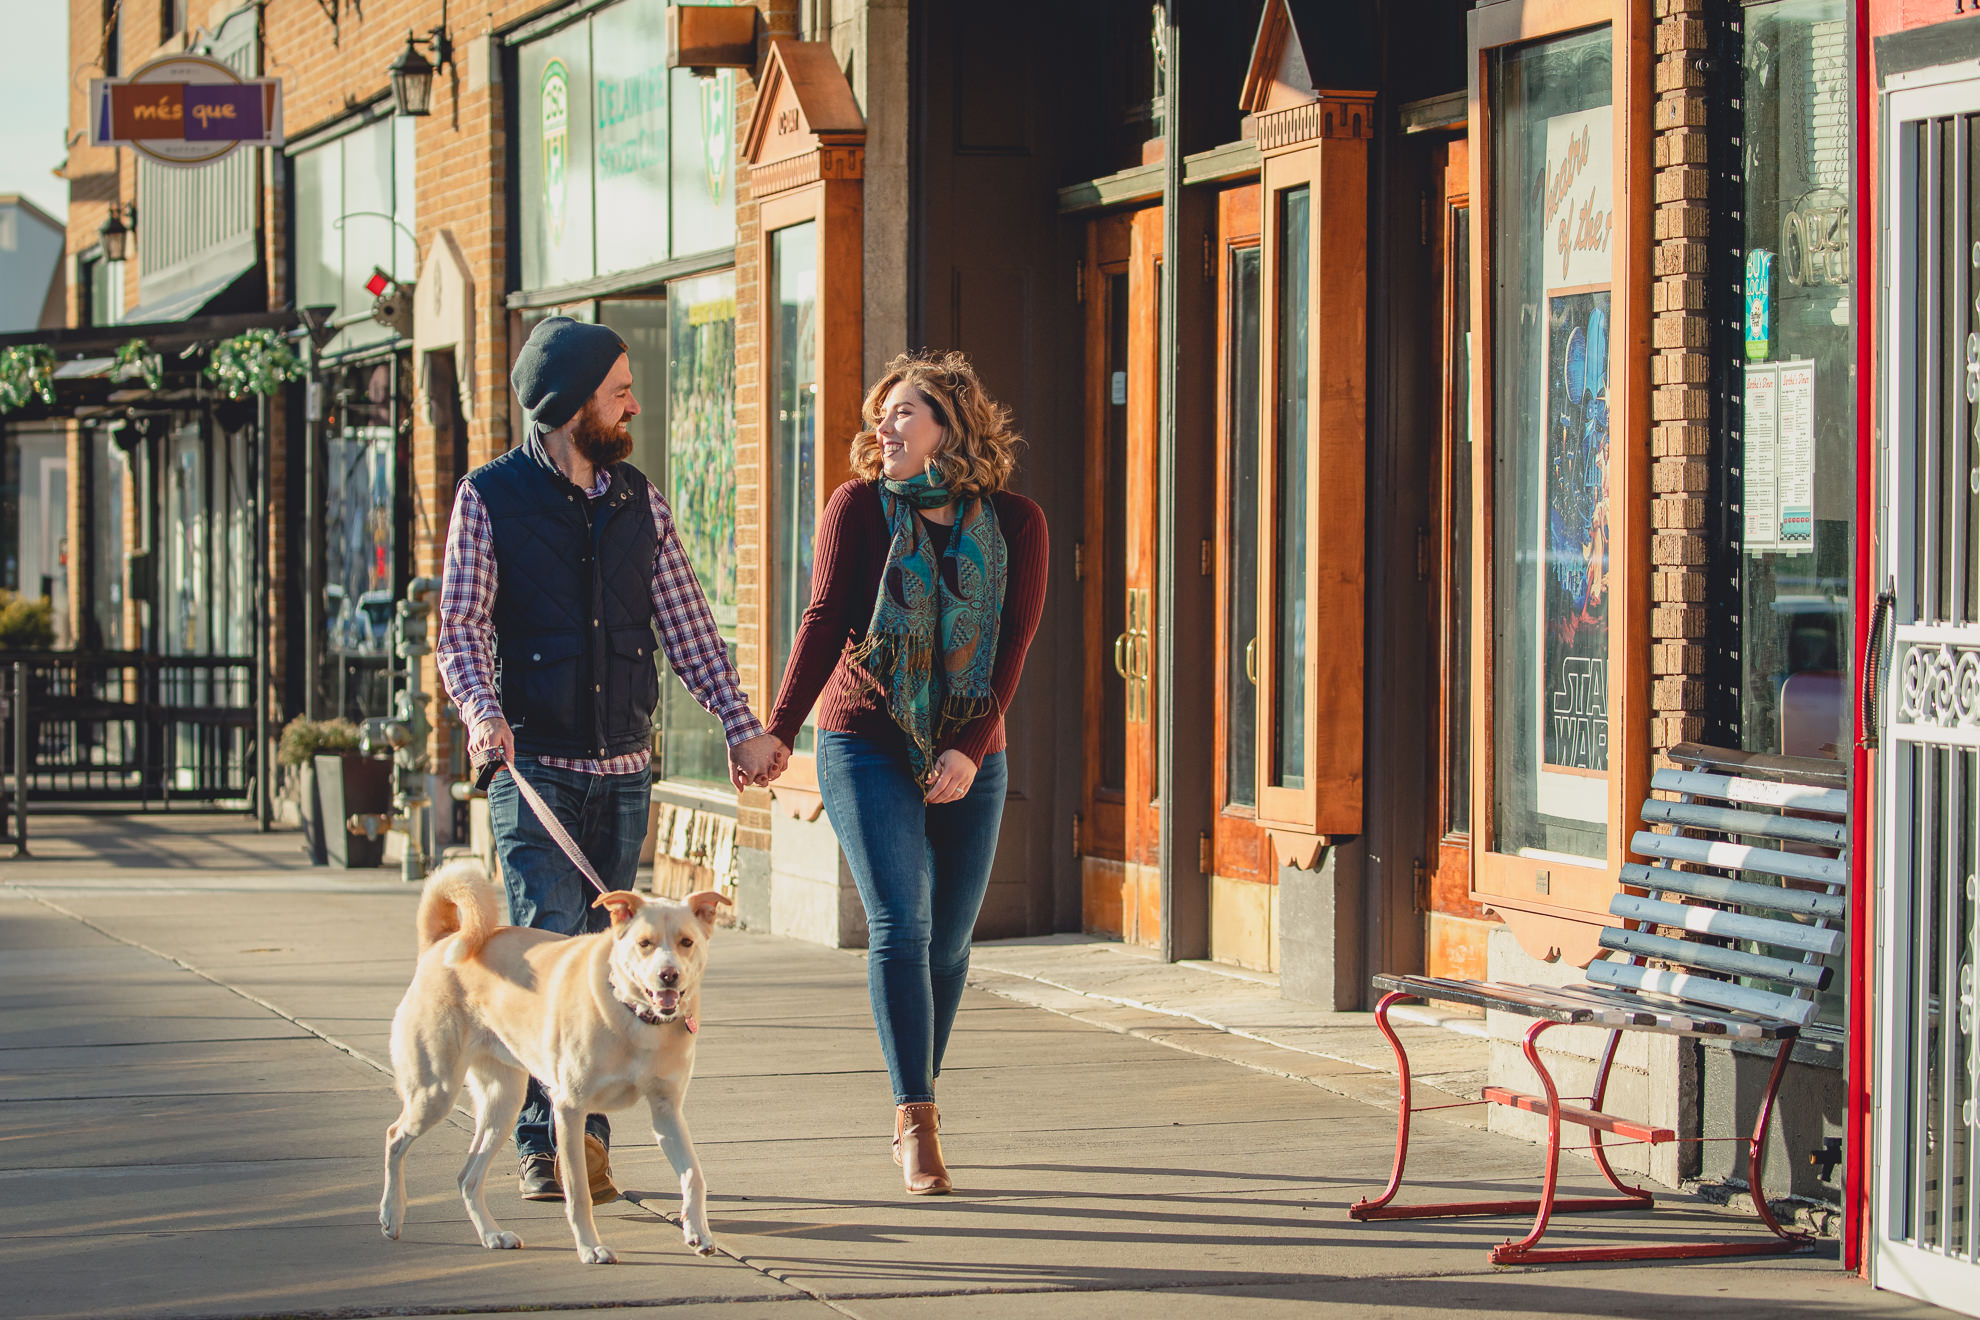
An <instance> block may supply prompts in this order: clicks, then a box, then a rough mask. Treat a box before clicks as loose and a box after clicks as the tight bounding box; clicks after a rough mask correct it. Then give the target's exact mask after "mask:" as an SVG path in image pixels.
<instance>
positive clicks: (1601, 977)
mask: <svg viewBox="0 0 1980 1320" xmlns="http://www.w3.org/2000/svg"><path fill="white" fill-rule="evenodd" d="M1588 979H1589V980H1591V981H1595V982H1598V983H1601V984H1604V985H1615V986H1623V987H1626V988H1629V989H1634V990H1649V991H1653V992H1655V993H1657V994H1663V995H1669V996H1671V997H1672V998H1673V999H1682V1000H1685V1001H1687V1002H1689V1003H1697V1004H1709V1005H1711V1006H1712V1007H1714V1008H1729V1009H1732V1010H1734V1011H1735V1012H1740V1013H1751V1014H1753V1015H1754V1016H1756V1017H1771V1018H1778V1019H1780V1020H1781V1021H1783V1022H1792V1023H1794V1024H1795V1025H1796V1026H1797V1027H1801V1026H1806V1025H1808V1020H1809V1019H1810V1018H1812V1017H1814V1016H1815V1001H1814V1000H1812V999H1794V998H1791V997H1790V996H1788V995H1777V994H1775V993H1773V992H1772V991H1770V990H1755V989H1754V988H1752V987H1751V986H1745V985H1738V984H1736V983H1734V982H1731V981H1715V980H1713V979H1711V978H1710V977H1707V976H1697V975H1694V974H1692V973H1690V972H1674V971H1665V970H1663V969H1662V968H1657V967H1638V966H1637V965H1636V964H1634V963H1626V962H1614V961H1611V960H1610V959H1607V958H1597V959H1596V960H1595V961H1594V962H1592V963H1589V964H1588Z"/></svg>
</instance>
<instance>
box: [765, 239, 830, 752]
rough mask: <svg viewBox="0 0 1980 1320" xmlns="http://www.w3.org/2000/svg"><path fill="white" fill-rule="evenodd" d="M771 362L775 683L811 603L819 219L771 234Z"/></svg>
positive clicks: (802, 747)
mask: <svg viewBox="0 0 1980 1320" xmlns="http://www.w3.org/2000/svg"><path fill="white" fill-rule="evenodd" d="M770 261H771V271H770V287H771V289H773V290H774V291H775V292H774V297H775V298H776V302H775V303H774V304H773V305H772V307H771V345H770V351H771V361H773V362H774V363H775V364H776V377H775V380H774V388H775V391H776V392H775V395H774V398H775V400H776V413H775V415H774V416H773V417H772V418H771V425H770V434H771V435H772V436H773V437H774V440H773V456H772V460H771V461H772V464H773V469H774V477H773V480H774V481H775V497H774V502H773V504H772V506H771V517H772V518H773V519H774V520H775V534H774V539H773V541H772V555H773V560H772V562H773V563H774V564H775V565H776V585H775V587H774V595H773V597H772V600H773V602H774V603H773V606H772V609H771V619H770V656H771V660H772V666H771V668H770V670H769V677H768V678H767V680H766V683H767V685H768V686H770V687H772V688H774V687H775V686H776V684H777V683H778V682H779V681H780V680H781V678H782V675H783V672H784V662H785V661H786V660H787V659H788V658H789V656H790V653H791V642H792V640H793V639H795V638H796V636H797V626H798V621H799V619H800V618H802V616H803V614H804V610H805V606H806V605H808V604H810V602H811V557H812V542H813V534H814V528H815V522H816V516H817V503H818V467H817V443H816V442H817V436H816V434H815V432H816V430H817V424H816V423H817V414H818V223H817V221H815V220H807V221H805V222H804V223H803V224H798V225H792V226H791V227H790V228H788V229H780V230H778V231H777V232H776V233H775V234H773V235H772V236H771V247H770ZM816 741H817V739H816V736H815V735H814V733H813V731H812V728H811V725H810V724H808V723H807V724H806V726H805V728H804V730H803V731H802V732H801V733H799V734H798V745H797V747H796V748H794V749H793V750H795V751H799V752H809V751H811V750H812V749H813V747H814V745H815V743H816Z"/></svg>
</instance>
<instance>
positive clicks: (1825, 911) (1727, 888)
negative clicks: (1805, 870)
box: [1622, 862, 1848, 921]
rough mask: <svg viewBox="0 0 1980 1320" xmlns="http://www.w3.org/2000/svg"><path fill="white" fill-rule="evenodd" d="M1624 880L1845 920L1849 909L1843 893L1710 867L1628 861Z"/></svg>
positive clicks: (1745, 904) (1695, 895) (1720, 900)
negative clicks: (1732, 875)
mask: <svg viewBox="0 0 1980 1320" xmlns="http://www.w3.org/2000/svg"><path fill="white" fill-rule="evenodd" d="M1622 882H1623V883H1624V884H1626V885H1635V886H1636V887H1637V888H1639V889H1651V890H1668V891H1670V892H1672V893H1677V894H1688V895H1690V896H1691V897H1692V898H1709V899H1711V900H1712V901H1713V902H1715V903H1738V904H1740V905H1741V906H1743V907H1764V908H1772V909H1774V910H1775V911H1777V912H1793V913H1796V914H1798V915H1800V916H1805V917H1819V918H1823V919H1826V920H1829V921H1841V920H1842V919H1843V915H1844V913H1845V912H1846V911H1847V910H1848V908H1847V905H1846V903H1845V901H1844V899H1843V896H1842V895H1841V894H1823V893H1817V892H1815V891H1813V890H1808V889H1790V888H1788V887H1787V886H1786V885H1763V884H1756V883H1755V882H1753V881H1751V880H1728V879H1727V878H1726V877H1725V876H1722V875H1716V874H1714V873H1712V872H1710V871H1673V870H1671V869H1670V868H1669V867H1665V866H1645V865H1644V864H1643V863H1642V862H1625V863H1623V869H1622Z"/></svg>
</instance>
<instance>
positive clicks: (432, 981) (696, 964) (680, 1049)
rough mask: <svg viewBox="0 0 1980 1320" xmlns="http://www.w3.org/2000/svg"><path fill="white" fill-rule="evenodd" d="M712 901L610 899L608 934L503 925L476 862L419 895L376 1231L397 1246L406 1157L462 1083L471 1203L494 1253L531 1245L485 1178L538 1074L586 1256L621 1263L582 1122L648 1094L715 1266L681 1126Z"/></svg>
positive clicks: (716, 898) (448, 870) (396, 1026)
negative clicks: (600, 1218)
mask: <svg viewBox="0 0 1980 1320" xmlns="http://www.w3.org/2000/svg"><path fill="white" fill-rule="evenodd" d="M728 901H729V899H728V898H727V897H726V896H725V895H722V894H718V893H715V892H713V891H708V892H703V893H699V894H691V895H689V896H688V898H687V899H686V900H685V901H680V902H677V901H675V900H673V899H667V898H651V899H649V898H642V897H641V896H640V895H638V894H633V893H627V892H623V891H621V892H615V893H610V894H601V895H599V897H598V899H597V900H596V901H595V902H594V903H593V904H592V906H593V907H603V908H606V909H608V910H609V911H610V912H611V914H612V929H611V930H609V931H599V932H596V933H595V934H590V935H553V934H551V933H550V932H548V931H541V930H530V929H527V928H524V927H520V926H500V925H498V924H497V912H498V909H497V907H496V899H495V890H494V887H493V885H491V884H490V883H489V879H488V873H487V872H486V871H485V870H484V869H483V868H482V866H481V864H480V863H479V862H476V861H458V862H450V863H448V864H447V865H446V866H443V867H441V868H440V870H438V871H436V872H435V873H434V874H433V877H432V879H430V880H428V881H427V882H426V892H425V893H424V894H423V895H422V896H421V898H420V901H419V916H418V918H417V922H416V924H417V929H418V932H419V948H420V958H419V968H418V970H417V971H415V972H414V973H413V979H412V984H411V985H410V986H408V987H407V988H406V997H405V998H404V999H402V1000H401V1001H399V1011H398V1012H397V1013H395V1014H393V1016H392V1069H393V1072H394V1073H395V1074H396V1077H397V1082H398V1088H399V1096H400V1098H401V1099H402V1100H404V1101H405V1108H404V1109H403V1110H401V1111H400V1114H399V1118H398V1121H397V1122H395V1123H393V1124H392V1126H391V1127H389V1128H387V1129H386V1131H385V1197H384V1200H383V1201H381V1202H380V1203H379V1207H378V1223H379V1226H380V1227H381V1228H383V1229H384V1231H385V1236H386V1237H388V1238H395V1239H396V1238H397V1237H398V1236H399V1229H400V1227H401V1226H402V1225H403V1224H404V1223H405V1214H406V1189H405V1177H404V1173H403V1166H404V1164H405V1158H406V1148H407V1147H409V1146H411V1145H412V1143H413V1141H414V1139H415V1138H417V1137H419V1136H420V1135H421V1134H423V1133H424V1132H425V1131H426V1130H427V1129H428V1128H430V1127H432V1126H433V1125H434V1124H436V1123H438V1122H439V1121H440V1120H441V1119H443V1118H445V1117H446V1116H447V1114H448V1112H449V1111H450V1110H451V1109H452V1108H453V1106H454V1100H455V1098H456V1097H457V1096H458V1095H459V1094H460V1090H461V1084H462V1082H463V1081H465V1082H466V1083H467V1088H468V1091H469V1092H470V1093H471V1094H472V1095H473V1097H474V1139H473V1140H472V1141H471V1142H469V1144H468V1158H467V1163H466V1164H465V1165H463V1166H462V1167H461V1174H460V1188H461V1199H462V1200H463V1201H465V1202H466V1203H467V1212H468V1218H469V1219H471V1220H473V1221H474V1227H475V1231H476V1232H478V1233H479V1234H480V1235H481V1245H482V1246H484V1247H490V1248H510V1247H520V1246H521V1245H522V1239H521V1238H519V1237H517V1236H516V1235H515V1234H514V1233H509V1232H505V1231H504V1230H503V1229H502V1228H501V1226H500V1225H498V1224H497V1223H496V1222H495V1220H494V1217H493V1216H491V1215H490V1214H489V1213H488V1204H487V1201H486V1200H485V1199H484V1198H483V1196H482V1182H483V1180H484V1179H485V1178H486V1176H487V1174H488V1163H489V1160H490V1159H492V1158H493V1157H494V1154H495V1151H496V1150H497V1149H498V1148H499V1147H500V1146H501V1145H502V1143H503V1142H504V1141H506V1140H508V1137H509V1133H510V1131H511V1130H512V1129H513V1128H514V1127H515V1124H516V1115H517V1114H518V1113H520V1112H521V1110H522V1104H523V1094H524V1090H525V1087H526V1085H527V1082H528V1079H529V1077H531V1076H534V1077H535V1078H536V1079H537V1080H538V1081H540V1082H542V1083H543V1089H544V1091H545V1092H546V1093H547V1094H548V1095H549V1097H550V1104H551V1108H552V1121H553V1125H554V1133H555V1136H556V1142H557V1174H558V1177H559V1178H560V1179H561V1180H562V1182H563V1184H564V1212H565V1215H566V1217H567V1218H568V1219H569V1220H570V1224H571V1234H572V1236H573V1237H575V1238H576V1239H577V1253H578V1259H579V1260H581V1261H583V1262H585V1263H586V1264H587V1265H608V1264H611V1263H612V1262H613V1261H615V1260H616V1259H617V1257H616V1256H614V1255H613V1254H612V1249H611V1248H610V1247H607V1246H606V1245H605V1244H604V1243H602V1242H600V1241H599V1240H598V1225H597V1224H596V1222H595V1221H594V1220H593V1219H592V1214H591V1185H590V1182H589V1180H588V1179H587V1177H586V1176H585V1163H584V1116H585V1115H586V1114H587V1113H598V1112H601V1111H605V1110H614V1109H623V1108H625V1107H626V1106H628V1105H630V1104H632V1103H633V1101H635V1100H637V1099H639V1098H640V1097H642V1096H644V1097H645V1098H646V1101H647V1104H648V1105H649V1106H650V1107H651V1109H652V1111H653V1133H654V1135H655V1136H656V1137H658V1138H659V1140H660V1149H661V1150H662V1151H664V1152H666V1156H667V1160H668V1162H669V1163H671V1164H672V1165H673V1166H674V1172H675V1173H676V1174H677V1175H679V1177H680V1180H681V1230H682V1233H683V1234H684V1235H685V1236H686V1238H687V1244H688V1245H689V1246H690V1247H693V1248H694V1249H695V1250H696V1251H697V1252H699V1253H701V1254H702V1255H704V1256H706V1255H709V1254H711V1253H712V1252H713V1251H714V1250H715V1240H714V1238H713V1236H712V1235H710V1233H709V1231H708V1205H707V1203H708V1188H707V1185H706V1183H705V1182H704V1181H703V1179H702V1176H701V1165H700V1162H699V1161H697V1160H696V1159H695V1156H694V1145H693V1143H692V1142H690V1141H689V1140H688V1130H687V1124H686V1122H685V1121H683V1119H682V1118H681V1101H682V1099H683V1098H684V1097H685V1096H686V1094H687V1087H688V1079H689V1078H690V1077H691V1076H692V1075H693V1073H694V1038H695V1037H694V1033H695V1027H696V1021H695V1018H696V1014H697V1010H698V1007H699V989H700V985H701V971H702V968H703V966H704V965H705V964H706V961H707V956H708V955H707V949H708V938H709V936H710V935H712V934H713V933H714V930H715V913H716V911H717V909H718V907H719V906H720V905H721V904H723V903H727V902H728Z"/></svg>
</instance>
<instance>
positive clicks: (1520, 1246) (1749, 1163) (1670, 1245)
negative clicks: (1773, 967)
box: [1492, 1032, 1810, 1265]
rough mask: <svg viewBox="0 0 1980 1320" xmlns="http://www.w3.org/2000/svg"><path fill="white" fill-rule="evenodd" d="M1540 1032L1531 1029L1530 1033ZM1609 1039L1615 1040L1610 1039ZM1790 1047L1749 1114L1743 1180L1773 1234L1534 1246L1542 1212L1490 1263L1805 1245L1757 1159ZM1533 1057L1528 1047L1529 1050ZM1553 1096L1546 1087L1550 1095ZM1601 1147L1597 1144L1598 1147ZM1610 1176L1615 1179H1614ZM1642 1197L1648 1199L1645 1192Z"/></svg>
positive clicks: (1669, 1256) (1702, 1254) (1697, 1254)
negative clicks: (1773, 1197) (1776, 1209)
mask: <svg viewBox="0 0 1980 1320" xmlns="http://www.w3.org/2000/svg"><path fill="white" fill-rule="evenodd" d="M1537 1034H1538V1032H1529V1033H1528V1039H1529V1040H1531V1038H1532V1037H1533V1036H1535V1035H1537ZM1612 1045H1613V1042H1612ZM1793 1049H1794V1042H1793V1041H1792V1040H1785V1041H1782V1042H1781V1049H1780V1053H1779V1054H1777V1055H1775V1056H1774V1068H1773V1072H1772V1073H1771V1075H1770V1076H1769V1077H1768V1079H1767V1092H1766V1095H1765V1096H1764V1097H1762V1099H1761V1101H1760V1112H1759V1114H1758V1115H1756V1116H1755V1118H1754V1120H1753V1135H1752V1136H1751V1137H1749V1138H1748V1139H1747V1159H1746V1180H1747V1183H1748V1185H1749V1186H1750V1187H1751V1188H1752V1190H1753V1208H1754V1209H1755V1210H1756V1211H1758V1212H1759V1215H1760V1222H1761V1223H1763V1224H1765V1225H1766V1226H1767V1228H1768V1229H1769V1230H1770V1231H1772V1233H1773V1234H1774V1236H1773V1237H1771V1238H1746V1239H1743V1240H1735V1241H1730V1242H1729V1241H1723V1240H1721V1241H1705V1242H1665V1243H1657V1244H1654V1245H1648V1246H1641V1247H1545V1248H1536V1247H1535V1246H1534V1244H1535V1243H1537V1242H1539V1240H1540V1233H1541V1232H1542V1231H1543V1230H1544V1228H1545V1212H1544V1211H1543V1212H1542V1216H1541V1220H1540V1222H1538V1223H1536V1224H1535V1225H1534V1231H1533V1232H1532V1233H1529V1234H1528V1235H1527V1237H1526V1239H1525V1241H1523V1242H1519V1243H1511V1242H1508V1243H1505V1244H1503V1245H1501V1246H1498V1247H1494V1248H1493V1249H1492V1263H1493V1264H1494V1265H1547V1264H1566V1263H1569V1262H1580V1261H1614V1260H1698V1259H1704V1258H1708V1257H1715V1256H1771V1255H1778V1254H1780V1253H1782V1252H1788V1251H1797V1250H1800V1249H1801V1248H1802V1247H1805V1246H1806V1245H1807V1244H1808V1242H1809V1241H1810V1238H1809V1236H1808V1235H1807V1234H1805V1233H1796V1232H1792V1231H1790V1230H1788V1229H1785V1228H1782V1227H1781V1224H1780V1221H1778V1220H1776V1219H1775V1218H1774V1214H1773V1211H1772V1210H1770V1209H1769V1208H1768V1207H1767V1196H1766V1193H1765V1192H1764V1191H1762V1190H1761V1186H1760V1167H1761V1160H1762V1157H1763V1155H1764V1153H1765V1151H1766V1148H1767V1129H1768V1127H1769V1126H1771V1124H1772V1123H1773V1118H1774V1096H1775V1094H1776V1093H1777V1092H1778V1091H1779V1090H1780V1086H1781V1077H1782V1075H1783V1074H1784V1073H1785V1072H1786V1071H1787V1061H1788V1055H1789V1053H1791V1052H1792V1051H1793ZM1527 1057H1529V1058H1531V1057H1532V1054H1531V1052H1530V1051H1529V1053H1528V1056H1527ZM1552 1096H1553V1092H1552V1088H1551V1086H1550V1087H1549V1090H1548V1097H1549V1099H1551V1098H1552ZM1556 1135H1557V1128H1556V1127H1555V1126H1554V1125H1553V1124H1551V1123H1550V1124H1549V1130H1548V1136H1549V1138H1550V1139H1551V1138H1554V1137H1555V1136H1556ZM1598 1149H1599V1147H1598ZM1553 1153H1554V1151H1553V1141H1552V1140H1550V1142H1549V1159H1548V1175H1549V1178H1550V1180H1551V1177H1552V1173H1553ZM1612 1181H1613V1180H1612ZM1645 1203H1646V1204H1647V1203H1648V1198H1647V1196H1646V1198H1645Z"/></svg>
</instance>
